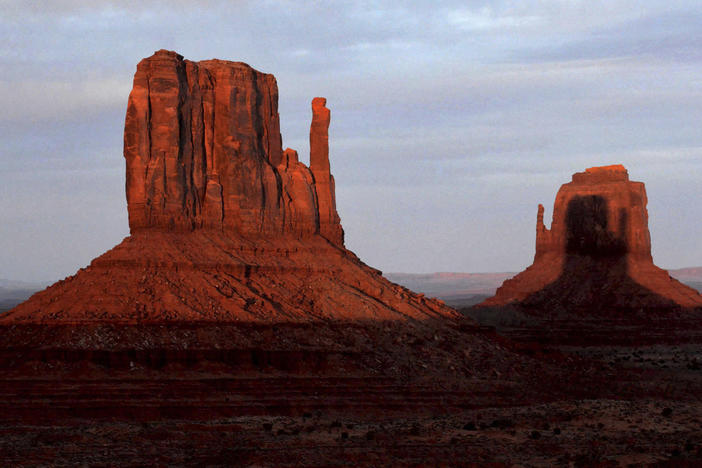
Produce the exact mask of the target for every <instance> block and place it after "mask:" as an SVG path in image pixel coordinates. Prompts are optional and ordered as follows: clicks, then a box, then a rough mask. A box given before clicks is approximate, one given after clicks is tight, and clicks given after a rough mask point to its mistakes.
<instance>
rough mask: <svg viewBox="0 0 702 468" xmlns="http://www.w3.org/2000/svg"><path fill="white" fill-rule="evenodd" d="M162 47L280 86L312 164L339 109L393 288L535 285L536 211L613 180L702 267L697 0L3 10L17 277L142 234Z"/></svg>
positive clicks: (363, 223)
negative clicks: (128, 122)
mask: <svg viewBox="0 0 702 468" xmlns="http://www.w3.org/2000/svg"><path fill="white" fill-rule="evenodd" d="M162 48H164V49H171V50H176V51H178V52H179V53H180V54H182V55H184V56H185V57H186V58H188V59H191V60H202V59H208V58H214V57H216V58H221V59H230V60H237V61H244V62H247V63H249V64H250V65H252V66H253V67H254V68H257V69H259V70H261V71H265V72H268V73H273V74H274V75H275V76H276V78H277V80H278V87H279V90H280V114H281V125H282V131H283V144H284V146H289V147H292V148H295V149H297V150H298V151H299V152H300V154H301V155H306V154H307V153H308V132H309V121H310V117H311V116H310V108H309V102H310V100H311V98H312V97H314V96H325V97H327V99H328V107H330V109H331V110H332V124H331V129H330V146H331V164H332V172H333V173H334V174H335V177H336V181H337V199H338V209H339V213H340V215H341V219H342V222H343V225H344V228H345V230H346V241H347V246H348V247H349V248H351V249H352V250H354V251H355V252H356V253H357V254H358V255H359V256H360V257H361V258H362V259H364V260H365V261H366V262H367V263H369V264H370V265H373V266H375V267H377V268H380V269H382V270H384V271H403V272H431V271H470V272H483V271H515V270H520V269H522V268H523V267H525V266H526V265H528V264H529V263H530V262H531V259H532V258H533V253H534V252H533V250H534V245H533V244H534V227H535V219H536V207H537V204H538V203H543V204H544V205H546V210H547V212H546V216H547V219H548V218H549V217H550V209H551V208H552V204H553V199H554V197H555V194H556V191H557V190H558V187H559V186H560V185H561V184H562V183H564V182H567V181H569V180H570V175H571V174H572V173H574V172H577V171H582V170H583V169H585V168H586V167H589V166H596V165H604V164H614V163H622V164H624V165H626V166H627V168H628V169H629V174H630V176H631V178H632V179H634V180H640V181H643V182H645V183H646V187H647V190H648V196H649V206H648V208H649V216H650V229H651V235H652V240H653V255H654V260H655V261H656V263H657V264H659V265H660V266H663V267H667V268H675V267H683V266H694V265H702V222H701V220H702V184H701V183H700V181H701V180H702V129H700V123H701V122H702V7H700V5H699V2H697V1H696V0H688V1H675V0H666V1H647V2H638V1H619V0H603V1H598V0H586V1H577V0H541V1H512V2H509V1H465V0H464V1H458V2H435V1H407V2H400V1H398V2H392V1H386V2H382V1H378V2H364V1H348V2H347V1H338V2H337V1H309V2H297V1H284V0H259V1H251V2H249V1H223V2H219V1H215V0H211V1H207V0H202V1H184V0H181V1H178V0H175V1H174V0H170V1H153V0H140V1H134V2H132V1H122V2H113V1H100V0H90V1H82V0H73V1H69V0H65V1H62V0H53V1H51V2H28V1H12V0H0V69H1V70H2V72H1V73H0V109H2V112H0V135H2V145H1V146H0V278H3V277H4V278H11V279H20V280H46V281H49V280H55V279H58V278H62V277H64V276H66V275H70V274H73V273H74V272H75V271H76V270H77V269H78V268H80V267H82V266H85V265H87V264H88V263H89V262H90V260H91V259H92V258H94V257H95V256H97V255H99V254H100V253H102V252H104V251H105V250H107V249H109V248H110V247H112V246H113V245H115V244H116V243H118V242H120V241H121V239H122V238H123V237H124V236H126V235H127V234H128V226H127V215H126V203H125V197H124V159H123V157H122V131H123V125H124V113H125V109H126V104H127V96H128V94H129V90H130V88H131V81H132V77H133V73H134V71H135V67H136V64H137V62H138V61H139V60H140V59H141V58H143V57H147V56H149V55H151V54H152V53H153V52H154V51H155V50H158V49H162ZM304 158H305V156H303V159H304Z"/></svg>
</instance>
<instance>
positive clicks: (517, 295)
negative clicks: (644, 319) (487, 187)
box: [481, 165, 702, 313]
mask: <svg viewBox="0 0 702 468" xmlns="http://www.w3.org/2000/svg"><path fill="white" fill-rule="evenodd" d="M646 203H647V198H646V189H645V188H644V184H643V183H641V182H632V181H630V180H629V175H628V173H627V171H626V169H625V168H624V167H623V166H621V165H616V166H606V167H593V168H589V169H587V170H586V171H585V172H580V173H577V174H574V175H573V180H572V181H571V182H570V183H567V184H564V185H563V186H561V188H560V190H559V191H558V194H557V195H556V201H555V204H554V208H553V221H552V223H551V229H547V228H546V226H545V225H544V222H543V212H544V208H543V206H542V205H539V209H538V212H537V221H536V254H535V256H534V263H533V264H532V265H531V266H530V267H528V268H527V269H526V270H525V271H523V272H522V273H520V274H518V275H517V276H515V277H514V278H512V279H509V280H507V281H505V282H504V284H503V285H502V286H501V287H500V288H499V289H498V290H497V293H496V294H495V296H494V297H492V298H490V299H487V300H486V301H484V302H483V303H482V304H481V305H482V306H495V305H505V304H509V303H518V304H522V305H525V306H529V307H531V308H533V309H544V311H545V310H547V309H549V311H552V310H560V311H568V310H571V311H572V310H578V311H580V312H581V313H590V312H593V313H597V312H602V311H607V310H612V309H617V310H622V309H637V310H639V309H646V308H656V309H661V308H671V307H673V308H674V307H695V306H700V305H702V296H700V295H699V293H697V291H695V290H693V289H692V288H689V287H687V286H685V285H683V284H682V283H679V282H678V281H676V280H674V279H672V278H671V277H670V276H669V275H668V273H667V272H666V271H664V270H662V269H660V268H658V267H656V266H655V265H654V264H653V259H652V257H651V238H650V235H649V231H648V212H647V210H646Z"/></svg>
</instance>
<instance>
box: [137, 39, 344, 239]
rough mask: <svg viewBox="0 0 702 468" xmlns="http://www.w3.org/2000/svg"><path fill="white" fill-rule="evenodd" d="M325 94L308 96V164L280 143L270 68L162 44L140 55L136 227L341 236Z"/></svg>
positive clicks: (273, 84)
mask: <svg viewBox="0 0 702 468" xmlns="http://www.w3.org/2000/svg"><path fill="white" fill-rule="evenodd" d="M325 103H326V100H325V99H324V98H315V99H314V101H313V103H312V110H313V119H312V127H311V130H310V148H311V161H312V163H311V171H310V169H308V168H307V167H306V166H304V165H303V164H301V163H299V162H298V161H297V156H296V153H294V151H292V150H286V152H283V150H282V143H281V142H282V138H281V135H280V122H279V117H278V87H277V84H276V80H275V78H274V77H273V75H269V74H265V73H261V72H259V71H256V70H254V69H253V68H251V67H250V66H248V65H246V64H244V63H240V62H228V61H223V60H205V61H201V62H191V61H189V60H183V57H181V56H180V55H178V54H176V53H175V52H169V51H165V50H160V51H158V52H156V53H155V54H154V55H153V56H151V57H149V58H146V59H144V60H142V61H141V62H140V63H139V65H138V66H137V71H136V74H135V75H134V86H133V89H132V92H131V94H130V95H129V104H128V107H127V116H126V122H125V131H124V157H125V159H126V163H127V187H126V188H127V205H128V210H129V226H130V228H131V231H132V232H135V231H137V230H139V229H144V228H152V227H157V228H162V229H167V230H171V231H172V230H185V231H187V230H192V229H198V228H217V229H222V230H226V231H233V232H238V233H242V234H259V233H284V232H287V233H294V234H300V235H309V234H315V233H321V234H322V235H323V236H324V237H326V238H327V239H328V240H330V241H332V242H334V243H335V244H337V245H343V230H342V228H341V224H340V221H339V216H338V215H337V213H336V206H335V200H334V179H333V177H332V176H331V173H330V171H329V143H328V136H327V129H328V127H329V109H327V108H326V107H325V106H324V105H325Z"/></svg>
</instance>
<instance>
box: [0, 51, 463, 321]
mask: <svg viewBox="0 0 702 468" xmlns="http://www.w3.org/2000/svg"><path fill="white" fill-rule="evenodd" d="M329 122H330V112H329V109H328V108H327V107H326V100H325V99H324V98H315V99H314V100H313V101H312V125H311V129H310V167H309V168H308V167H307V166H306V165H305V164H303V163H301V162H300V161H299V159H298V155H297V152H295V151H294V150H292V149H289V148H288V149H286V150H284V151H283V150H282V144H281V140H282V139H281V135H280V125H279V121H278V90H277V85H276V81H275V78H274V77H273V76H272V75H268V74H265V73H261V72H258V71H256V70H254V69H253V68H251V67H249V66H248V65H246V64H243V63H238V62H227V61H222V60H207V61H202V62H191V61H189V60H184V59H183V57H181V56H180V55H178V54H176V53H175V52H169V51H164V50H161V51H158V52H156V53H155V54H154V55H153V56H152V57H149V58H147V59H144V60H142V61H141V62H140V63H139V65H138V66H137V71H136V74H135V76H134V88H133V89H132V92H131V94H130V96H129V104H128V108H127V115H126V122H125V132H124V157H125V160H126V171H127V183H126V192H127V208H128V212H129V226H130V229H131V236H130V237H127V238H126V239H125V240H124V241H123V242H122V243H120V244H119V245H117V246H116V247H114V248H113V249H112V250H110V251H108V252H107V253H105V254H103V255H102V256H100V257H98V258H96V259H95V260H93V262H92V263H91V264H90V266H88V267H87V268H84V269H81V270H80V271H79V272H78V273H77V274H76V275H75V276H72V277H70V278H67V279H66V280H64V281H60V282H58V283H56V284H54V285H53V286H51V287H50V288H48V289H47V290H45V291H42V292H40V293H37V294H36V295H34V296H33V297H32V298H30V300H28V301H27V302H25V303H23V304H21V305H19V306H17V307H16V308H15V309H13V310H11V311H10V312H8V313H6V314H4V316H3V318H2V321H5V322H13V321H14V322H18V321H24V322H27V321H29V322H31V321H39V322H47V323H49V322H54V323H55V322H85V321H98V322H100V321H106V322H120V323H121V322H126V323H136V322H159V321H164V320H165V321H183V320H185V321H202V320H204V321H229V322H231V321H234V322H255V323H276V322H310V321H319V320H357V319H358V320H361V319H367V320H408V319H413V320H425V319H435V318H457V313H456V312H454V311H453V310H452V309H450V308H448V307H446V306H445V305H444V304H443V303H441V302H439V301H436V300H433V299H427V298H425V297H424V296H422V295H417V294H414V293H412V292H410V291H409V290H407V289H405V288H403V287H401V286H398V285H395V284H393V283H391V282H389V281H387V280H386V279H385V278H383V277H382V275H381V274H380V272H379V271H377V270H374V269H372V268H370V267H368V266H366V265H365V264H364V263H363V262H361V261H360V260H359V259H358V258H357V257H356V256H355V255H354V254H353V253H352V252H350V251H348V250H346V249H345V248H344V245H343V242H344V240H343V229H342V227H341V223H340V220H339V216H338V214H337V211H336V206H335V195H334V178H333V177H332V175H331V172H330V165H329V141H328V138H329V137H328V128H329Z"/></svg>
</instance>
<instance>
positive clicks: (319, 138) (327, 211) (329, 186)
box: [310, 97, 344, 245]
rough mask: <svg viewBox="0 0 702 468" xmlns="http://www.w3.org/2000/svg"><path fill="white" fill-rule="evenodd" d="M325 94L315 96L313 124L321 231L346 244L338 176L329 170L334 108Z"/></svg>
mask: <svg viewBox="0 0 702 468" xmlns="http://www.w3.org/2000/svg"><path fill="white" fill-rule="evenodd" d="M326 104H327V100H326V99H325V98H323V97H316V98H314V99H312V125H310V170H311V171H312V175H314V180H315V184H316V186H317V201H318V204H319V233H320V234H321V235H322V236H323V237H325V238H327V239H328V240H330V241H331V242H333V243H335V244H338V245H342V244H343V243H344V231H343V229H342V228H341V223H340V220H339V215H338V214H337V212H336V196H335V189H334V176H332V175H331V172H330V170H329V121H330V117H331V116H330V111H329V109H327V107H326Z"/></svg>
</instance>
